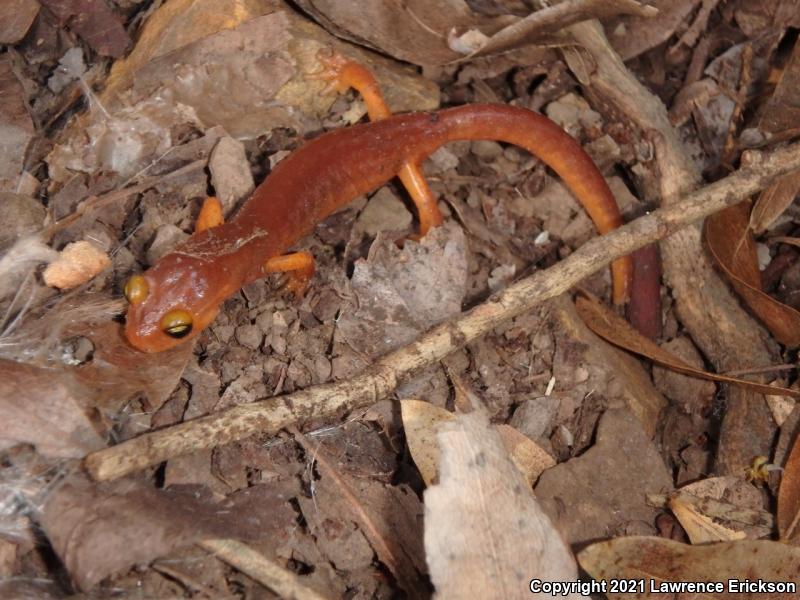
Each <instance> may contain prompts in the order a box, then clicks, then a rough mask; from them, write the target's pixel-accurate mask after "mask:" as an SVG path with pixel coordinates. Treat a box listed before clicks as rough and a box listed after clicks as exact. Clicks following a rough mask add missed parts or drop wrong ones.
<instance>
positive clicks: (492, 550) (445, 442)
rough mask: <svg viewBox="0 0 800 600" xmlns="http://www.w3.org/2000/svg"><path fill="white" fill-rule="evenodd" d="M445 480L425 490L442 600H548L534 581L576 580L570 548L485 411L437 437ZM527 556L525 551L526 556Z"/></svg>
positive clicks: (428, 535)
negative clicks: (531, 589) (535, 591)
mask: <svg viewBox="0 0 800 600" xmlns="http://www.w3.org/2000/svg"><path fill="white" fill-rule="evenodd" d="M437 437H438V440H439V446H440V447H441V449H442V462H441V478H440V483H439V484H438V485H434V486H432V487H429V488H428V489H427V490H426V491H425V496H424V499H425V551H426V556H427V559H428V566H429V568H430V572H431V579H432V581H433V584H434V586H435V587H436V593H437V596H438V597H440V598H486V599H492V598H503V599H514V598H531V597H533V598H544V597H551V596H549V595H545V594H535V595H531V593H530V592H529V591H528V589H529V587H528V586H529V582H530V579H531V578H538V579H542V580H544V581H574V580H576V579H577V570H576V567H575V562H574V559H573V558H572V554H571V552H570V551H569V548H568V547H567V545H566V544H565V543H564V541H563V540H562V539H561V536H560V535H559V534H558V532H557V530H556V529H555V527H554V526H553V524H552V523H551V522H550V519H548V517H547V516H546V515H545V514H544V512H543V511H542V509H541V507H540V506H539V504H538V502H537V501H536V498H535V497H534V495H533V492H531V490H530V489H529V488H528V487H527V486H526V485H525V481H524V480H523V478H522V476H521V475H520V473H519V471H518V470H517V469H516V467H515V466H514V465H513V464H512V462H511V461H510V460H509V459H508V455H507V452H506V450H505V448H503V444H502V442H501V440H500V437H499V435H498V434H497V433H496V432H495V431H493V430H492V428H491V427H490V426H489V420H488V419H487V417H486V415H484V414H483V412H482V411H480V410H476V411H474V412H472V413H470V414H467V415H460V416H459V417H458V418H457V419H456V420H454V421H453V422H452V423H449V424H447V425H446V426H445V427H444V429H443V431H442V432H441V433H440V434H439V435H438V436H437ZM521 549H524V551H521Z"/></svg>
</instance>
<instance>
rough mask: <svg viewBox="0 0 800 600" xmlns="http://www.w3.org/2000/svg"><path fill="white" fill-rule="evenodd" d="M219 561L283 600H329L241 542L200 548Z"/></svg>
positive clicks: (212, 542) (209, 542) (206, 544)
mask: <svg viewBox="0 0 800 600" xmlns="http://www.w3.org/2000/svg"><path fill="white" fill-rule="evenodd" d="M198 545H199V546H201V547H203V548H205V549H206V550H208V551H209V552H213V553H214V554H215V555H216V557H217V558H219V559H220V560H222V561H225V562H226V563H228V564H229V565H231V566H232V567H234V568H236V569H238V570H239V571H241V572H242V573H244V574H245V575H249V576H250V577H252V578H253V579H255V580H256V581H258V582H259V583H261V584H263V585H265V586H266V587H268V588H269V589H271V590H272V591H273V592H275V593H277V594H278V595H279V596H280V597H281V598H295V599H296V600H325V598H326V596H323V595H321V594H318V593H317V592H315V591H314V590H312V589H311V588H309V587H308V586H306V585H305V584H304V583H302V581H301V579H302V578H301V577H299V576H298V575H296V574H295V573H292V572H291V571H289V570H287V569H284V568H283V567H280V566H278V565H277V564H276V563H274V562H272V561H271V560H269V559H268V558H267V557H265V556H264V555H263V554H261V553H260V552H257V551H256V550H254V549H253V548H251V547H250V546H248V545H247V544H244V543H242V542H240V541H238V540H233V539H229V540H205V541H202V542H200V543H199V544H198Z"/></svg>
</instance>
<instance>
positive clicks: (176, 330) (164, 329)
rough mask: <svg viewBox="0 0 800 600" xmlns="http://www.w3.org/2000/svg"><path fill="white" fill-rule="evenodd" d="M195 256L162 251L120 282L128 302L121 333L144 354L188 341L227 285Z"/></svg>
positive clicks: (224, 294)
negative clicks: (149, 265)
mask: <svg viewBox="0 0 800 600" xmlns="http://www.w3.org/2000/svg"><path fill="white" fill-rule="evenodd" d="M217 283H218V282H216V281H215V277H214V270H213V269H211V268H210V265H209V264H208V263H207V262H205V261H203V260H200V259H198V258H194V257H191V256H187V255H183V254H168V255H167V256H165V257H163V258H162V259H161V260H159V261H158V263H157V264H156V265H155V266H153V267H152V268H150V269H148V270H147V271H145V272H144V273H143V274H141V275H133V276H132V277H131V278H130V279H128V281H127V283H126V284H125V297H126V298H127V299H128V302H129V303H130V306H129V307H128V314H127V316H126V317H125V337H126V338H127V339H128V342H130V344H131V345H132V346H134V347H135V348H137V349H139V350H142V351H144V352H161V351H163V350H168V349H169V348H173V347H175V346H177V345H179V344H182V343H184V342H185V341H187V340H190V339H192V338H193V337H194V336H196V335H197V334H198V333H200V332H201V331H202V330H203V329H205V328H206V327H207V326H208V325H209V324H210V323H211V322H212V321H213V320H214V318H215V317H216V316H217V313H218V312H219V306H220V304H221V303H222V301H223V300H225V298H227V296H228V295H230V293H231V292H230V290H229V286H226V285H216V284H217Z"/></svg>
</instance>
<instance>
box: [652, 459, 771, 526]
mask: <svg viewBox="0 0 800 600" xmlns="http://www.w3.org/2000/svg"><path fill="white" fill-rule="evenodd" d="M714 480H728V481H729V482H730V485H731V486H734V487H732V488H731V487H726V488H722V491H725V490H727V489H730V490H731V492H732V495H733V498H732V499H727V498H726V500H723V499H721V496H720V497H719V498H718V497H716V496H715V495H713V494H712V493H707V492H704V491H703V490H700V489H698V490H694V489H692V487H693V486H694V484H690V485H688V486H685V487H683V488H681V489H679V490H676V491H675V492H673V493H672V494H670V495H668V496H665V495H651V496H648V498H647V500H648V503H650V504H651V505H652V506H657V507H659V508H668V506H669V502H670V501H671V500H672V499H676V500H678V501H679V502H680V503H682V504H684V505H688V506H691V507H693V508H694V509H695V510H697V511H698V512H699V513H701V514H702V515H704V516H706V517H709V518H711V519H715V520H716V521H718V522H719V523H721V524H723V525H725V527H726V528H728V529H731V530H733V531H741V532H743V533H744V534H745V536H746V537H747V538H749V539H760V538H764V537H767V536H769V535H771V534H772V532H773V530H774V528H775V519H774V517H773V516H772V513H770V512H768V511H766V510H764V509H763V508H762V507H761V504H762V502H763V501H762V498H761V492H760V490H759V489H758V488H756V487H754V486H753V485H752V484H750V483H748V482H747V481H745V480H744V479H742V478H741V477H734V476H732V475H729V476H726V477H714V478H711V479H704V480H702V481H700V482H698V483H700V484H704V483H705V482H707V481H708V482H713V481H714ZM687 490H691V491H687ZM743 490H747V492H745V493H744V494H742V493H741V492H742V491H743ZM742 496H744V497H745V498H744V499H743V498H742ZM751 500H752V502H751ZM734 502H735V504H734Z"/></svg>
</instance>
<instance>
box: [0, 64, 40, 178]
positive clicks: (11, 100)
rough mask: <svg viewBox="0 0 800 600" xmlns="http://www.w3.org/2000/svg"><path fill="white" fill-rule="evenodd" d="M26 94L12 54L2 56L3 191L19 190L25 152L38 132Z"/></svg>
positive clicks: (0, 159)
mask: <svg viewBox="0 0 800 600" xmlns="http://www.w3.org/2000/svg"><path fill="white" fill-rule="evenodd" d="M26 97H27V94H26V92H25V88H23V87H22V84H21V83H20V82H19V80H18V79H17V76H16V75H15V74H14V69H13V67H12V63H11V55H10V54H8V53H6V54H4V55H3V56H0V191H8V192H16V191H17V182H18V179H19V175H20V173H21V172H22V167H23V165H24V162H25V153H26V151H27V149H28V145H29V144H30V143H31V140H32V139H33V136H34V128H33V120H32V119H31V117H30V115H29V114H28V107H27V105H26V103H25V99H26Z"/></svg>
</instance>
